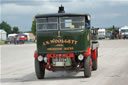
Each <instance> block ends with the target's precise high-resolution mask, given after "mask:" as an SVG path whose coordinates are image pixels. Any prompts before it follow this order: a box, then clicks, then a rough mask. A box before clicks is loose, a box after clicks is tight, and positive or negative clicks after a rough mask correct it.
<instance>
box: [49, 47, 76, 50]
mask: <svg viewBox="0 0 128 85" xmlns="http://www.w3.org/2000/svg"><path fill="white" fill-rule="evenodd" d="M47 50H48V51H61V50H74V47H64V48H47Z"/></svg>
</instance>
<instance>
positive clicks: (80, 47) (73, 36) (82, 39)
mask: <svg viewBox="0 0 128 85" xmlns="http://www.w3.org/2000/svg"><path fill="white" fill-rule="evenodd" d="M60 35H61V37H60V38H58V37H57V36H58V30H54V31H50V30H49V31H40V32H37V50H38V53H39V54H42V53H75V52H85V51H86V49H87V48H88V47H90V40H89V41H88V40H87V36H88V35H89V39H90V29H87V28H85V29H84V30H60ZM52 39H63V40H65V39H66V40H76V41H78V42H77V44H76V45H74V44H73V45H72V44H63V45H64V47H74V50H68V51H64V50H62V51H47V48H49V47H51V48H52V47H54V48H57V47H56V44H49V45H46V46H43V42H45V41H49V40H52Z"/></svg>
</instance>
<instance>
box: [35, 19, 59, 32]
mask: <svg viewBox="0 0 128 85" xmlns="http://www.w3.org/2000/svg"><path fill="white" fill-rule="evenodd" d="M57 24H58V19H57V17H49V18H39V19H37V25H36V26H37V31H42V30H56V29H58V26H57Z"/></svg>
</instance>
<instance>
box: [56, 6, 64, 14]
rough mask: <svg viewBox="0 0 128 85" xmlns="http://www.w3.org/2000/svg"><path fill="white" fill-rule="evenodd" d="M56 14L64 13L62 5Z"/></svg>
mask: <svg viewBox="0 0 128 85" xmlns="http://www.w3.org/2000/svg"><path fill="white" fill-rule="evenodd" d="M58 13H65V11H64V7H63V6H62V5H61V6H60V7H59V10H58Z"/></svg>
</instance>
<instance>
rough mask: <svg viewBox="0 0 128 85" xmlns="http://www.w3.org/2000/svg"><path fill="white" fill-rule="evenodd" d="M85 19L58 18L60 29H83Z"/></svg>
mask: <svg viewBox="0 0 128 85" xmlns="http://www.w3.org/2000/svg"><path fill="white" fill-rule="evenodd" d="M84 28H85V17H81V16H80V17H60V29H62V30H63V29H84Z"/></svg>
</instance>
